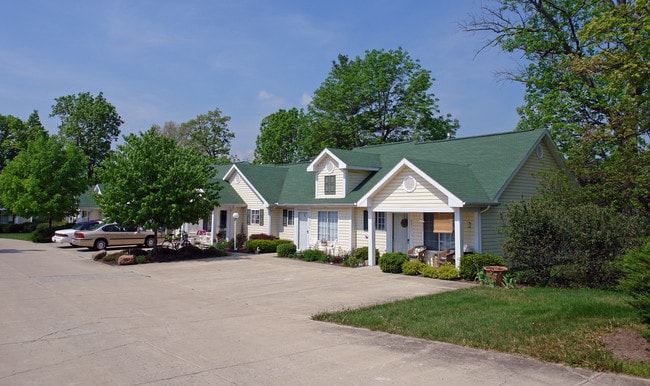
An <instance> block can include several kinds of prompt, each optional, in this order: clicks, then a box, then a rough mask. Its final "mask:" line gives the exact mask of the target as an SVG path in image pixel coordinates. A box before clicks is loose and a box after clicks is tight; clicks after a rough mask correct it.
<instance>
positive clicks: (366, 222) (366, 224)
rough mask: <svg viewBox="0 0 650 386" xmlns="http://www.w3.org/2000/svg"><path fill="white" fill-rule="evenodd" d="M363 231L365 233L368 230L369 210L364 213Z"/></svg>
mask: <svg viewBox="0 0 650 386" xmlns="http://www.w3.org/2000/svg"><path fill="white" fill-rule="evenodd" d="M363 230H364V231H367V230H368V211H367V210H364V211H363Z"/></svg>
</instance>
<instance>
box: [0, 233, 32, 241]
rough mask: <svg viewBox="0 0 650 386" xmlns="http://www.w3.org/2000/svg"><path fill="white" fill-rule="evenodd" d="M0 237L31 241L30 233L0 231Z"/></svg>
mask: <svg viewBox="0 0 650 386" xmlns="http://www.w3.org/2000/svg"><path fill="white" fill-rule="evenodd" d="M0 239H14V240H25V241H32V234H31V233H0Z"/></svg>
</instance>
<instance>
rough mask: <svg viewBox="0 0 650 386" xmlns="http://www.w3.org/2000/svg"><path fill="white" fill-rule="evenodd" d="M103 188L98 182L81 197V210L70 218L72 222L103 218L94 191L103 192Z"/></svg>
mask: <svg viewBox="0 0 650 386" xmlns="http://www.w3.org/2000/svg"><path fill="white" fill-rule="evenodd" d="M101 189H102V187H101V185H100V184H97V185H95V186H93V187H92V188H89V189H88V191H86V193H84V194H82V195H81V196H80V197H79V210H78V212H77V215H76V216H74V217H72V218H70V220H71V221H70V222H82V221H92V220H100V219H101V218H102V214H101V212H100V211H99V206H98V205H97V203H96V202H95V200H94V199H93V193H96V194H102V191H101Z"/></svg>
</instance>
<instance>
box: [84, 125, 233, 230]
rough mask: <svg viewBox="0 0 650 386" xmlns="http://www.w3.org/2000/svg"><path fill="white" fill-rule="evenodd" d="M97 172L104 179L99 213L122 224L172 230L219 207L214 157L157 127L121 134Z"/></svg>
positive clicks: (196, 220)
mask: <svg viewBox="0 0 650 386" xmlns="http://www.w3.org/2000/svg"><path fill="white" fill-rule="evenodd" d="M97 174H98V176H99V178H100V180H101V181H103V182H104V183H105V187H104V190H103V192H102V194H101V195H96V196H95V198H96V200H97V203H98V204H99V207H100V209H101V212H102V213H103V214H104V216H106V217H108V218H109V219H110V220H113V221H118V222H120V223H123V224H128V225H140V226H144V227H145V228H148V229H154V230H155V229H158V228H159V227H164V228H170V229H176V228H179V227H180V226H181V225H182V224H183V223H197V222H198V221H199V220H200V219H203V218H206V217H207V216H208V215H209V214H210V213H211V211H212V210H213V209H214V207H215V206H216V205H218V198H219V190H220V189H221V188H220V186H219V184H218V182H217V181H215V180H213V177H214V175H215V170H214V167H213V159H212V158H210V157H207V156H205V155H204V154H200V153H197V152H196V151H195V150H194V149H192V148H190V147H182V146H180V145H179V144H178V143H176V141H175V140H174V139H172V138H169V137H166V136H162V135H160V134H158V133H157V132H156V129H155V128H151V129H149V131H147V132H145V133H141V134H140V135H135V134H129V135H128V136H125V137H124V144H121V145H118V146H117V150H116V151H115V152H113V153H111V154H110V155H109V157H108V158H107V159H106V160H105V161H104V162H103V163H102V165H101V166H100V168H99V169H98V170H97Z"/></svg>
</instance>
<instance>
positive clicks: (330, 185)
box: [324, 176, 336, 196]
mask: <svg viewBox="0 0 650 386" xmlns="http://www.w3.org/2000/svg"><path fill="white" fill-rule="evenodd" d="M324 193H325V195H326V196H333V195H335V194H336V176H325V192H324Z"/></svg>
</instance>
